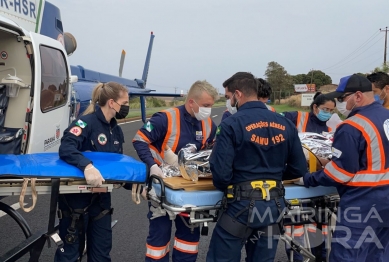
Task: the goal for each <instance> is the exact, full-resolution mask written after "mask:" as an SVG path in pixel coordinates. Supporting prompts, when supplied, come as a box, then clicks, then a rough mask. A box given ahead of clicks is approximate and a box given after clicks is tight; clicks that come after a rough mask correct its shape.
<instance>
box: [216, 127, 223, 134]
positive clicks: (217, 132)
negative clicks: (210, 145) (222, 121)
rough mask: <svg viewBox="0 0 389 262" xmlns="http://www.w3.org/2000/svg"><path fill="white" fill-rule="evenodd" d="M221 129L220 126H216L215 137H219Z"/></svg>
mask: <svg viewBox="0 0 389 262" xmlns="http://www.w3.org/2000/svg"><path fill="white" fill-rule="evenodd" d="M221 129H222V127H221V126H218V127H217V129H216V135H219V134H220V130H221Z"/></svg>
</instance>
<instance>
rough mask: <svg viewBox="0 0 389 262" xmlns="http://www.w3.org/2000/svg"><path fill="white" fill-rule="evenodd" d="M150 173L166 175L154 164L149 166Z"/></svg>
mask: <svg viewBox="0 0 389 262" xmlns="http://www.w3.org/2000/svg"><path fill="white" fill-rule="evenodd" d="M150 175H157V176H159V177H161V178H165V177H166V176H165V175H164V174H163V172H162V169H161V168H160V167H159V166H158V165H157V164H154V165H152V166H151V167H150Z"/></svg>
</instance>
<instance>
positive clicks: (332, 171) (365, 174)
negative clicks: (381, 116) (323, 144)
mask: <svg viewBox="0 0 389 262" xmlns="http://www.w3.org/2000/svg"><path fill="white" fill-rule="evenodd" d="M344 124H349V125H351V126H353V127H355V128H356V129H358V130H359V131H360V132H361V133H362V135H363V137H364V138H365V140H366V145H367V169H366V170H360V171H358V172H356V173H355V174H351V173H349V172H347V171H346V170H344V169H342V168H340V167H338V166H337V165H336V164H335V163H334V161H331V162H330V163H328V165H326V167H325V169H324V172H325V173H326V174H327V175H328V176H329V177H331V178H332V179H333V180H335V181H337V182H339V183H344V184H345V185H348V186H370V187H371V186H380V185H388V184H389V169H385V152H384V147H383V146H382V138H381V135H380V133H379V132H378V130H377V128H376V126H375V125H374V124H373V123H372V122H371V121H370V120H369V119H368V118H366V117H364V116H362V115H360V114H356V115H354V116H352V117H350V118H348V119H347V120H345V121H344V122H343V123H341V124H340V125H344Z"/></svg>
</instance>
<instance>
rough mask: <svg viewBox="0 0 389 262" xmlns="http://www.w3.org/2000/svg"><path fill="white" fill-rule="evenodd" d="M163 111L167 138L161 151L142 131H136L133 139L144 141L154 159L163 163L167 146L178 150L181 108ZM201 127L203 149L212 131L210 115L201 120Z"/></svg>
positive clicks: (158, 162) (159, 163)
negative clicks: (165, 119) (166, 122)
mask: <svg viewBox="0 0 389 262" xmlns="http://www.w3.org/2000/svg"><path fill="white" fill-rule="evenodd" d="M161 112H164V113H165V114H166V116H167V121H168V124H167V131H166V135H165V139H164V140H163V143H162V147H161V151H159V150H158V149H157V148H156V147H154V146H153V145H152V144H151V142H150V140H149V139H148V138H147V137H146V136H145V135H144V134H143V133H142V132H141V131H140V130H138V132H137V133H136V135H135V137H134V139H133V141H142V142H145V143H147V144H148V145H149V148H150V152H151V154H152V156H153V158H154V161H155V162H156V163H157V164H158V165H161V164H162V163H163V159H164V154H165V148H166V146H169V147H170V148H171V149H172V151H173V152H176V149H177V145H178V141H179V140H180V131H181V129H180V125H181V122H180V110H179V109H178V108H176V107H174V108H170V109H166V110H163V111H161ZM201 128H202V133H203V140H202V142H201V149H203V148H204V147H205V144H206V142H207V139H208V138H209V137H210V135H211V131H212V120H211V118H210V117H208V118H207V119H205V120H202V121H201Z"/></svg>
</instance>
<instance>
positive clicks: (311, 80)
mask: <svg viewBox="0 0 389 262" xmlns="http://www.w3.org/2000/svg"><path fill="white" fill-rule="evenodd" d="M311 72H312V74H311V85H312V81H313V68H312V69H311Z"/></svg>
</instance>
